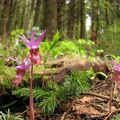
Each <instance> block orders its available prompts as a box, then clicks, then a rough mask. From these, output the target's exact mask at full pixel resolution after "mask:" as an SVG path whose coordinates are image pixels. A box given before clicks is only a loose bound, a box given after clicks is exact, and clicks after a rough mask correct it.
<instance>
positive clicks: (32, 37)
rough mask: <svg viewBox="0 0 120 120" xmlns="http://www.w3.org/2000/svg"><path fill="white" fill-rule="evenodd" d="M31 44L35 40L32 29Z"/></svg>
mask: <svg viewBox="0 0 120 120" xmlns="http://www.w3.org/2000/svg"><path fill="white" fill-rule="evenodd" d="M30 42H31V44H34V43H35V40H34V31H33V30H32V32H31V41H30Z"/></svg>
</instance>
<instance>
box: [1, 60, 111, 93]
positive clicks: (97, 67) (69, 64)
mask: <svg viewBox="0 0 120 120" xmlns="http://www.w3.org/2000/svg"><path fill="white" fill-rule="evenodd" d="M91 66H92V67H93V70H94V72H98V71H101V72H104V73H105V74H107V73H108V72H109V69H108V67H107V65H106V64H105V63H99V64H98V63H96V62H89V61H88V60H87V59H85V58H64V59H58V60H54V61H53V60H52V61H49V62H48V63H46V65H45V67H43V66H42V65H40V66H34V74H33V85H34V86H35V87H37V86H41V84H42V81H44V82H45V83H46V82H47V81H49V80H53V81H56V82H57V83H62V82H63V81H64V79H65V77H66V75H70V73H71V71H72V70H74V69H78V70H86V69H89V68H90V67H91ZM15 72H16V69H15V67H8V66H2V69H1V70H0V91H1V92H4V91H5V90H9V89H10V90H13V89H15V86H14V84H13V80H14V78H15V74H16V73H15ZM19 86H20V87H28V86H29V73H28V71H27V72H26V74H25V76H24V78H23V80H22V82H21V83H20V84H19Z"/></svg>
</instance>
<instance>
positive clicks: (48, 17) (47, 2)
mask: <svg viewBox="0 0 120 120" xmlns="http://www.w3.org/2000/svg"><path fill="white" fill-rule="evenodd" d="M53 5H54V6H53ZM43 29H46V36H47V37H48V38H49V39H52V38H53V35H54V34H55V33H56V31H57V0H44V25H43Z"/></svg>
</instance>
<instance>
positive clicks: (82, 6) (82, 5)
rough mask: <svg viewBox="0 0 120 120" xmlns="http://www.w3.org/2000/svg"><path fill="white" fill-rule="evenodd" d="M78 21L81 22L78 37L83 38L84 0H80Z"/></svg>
mask: <svg viewBox="0 0 120 120" xmlns="http://www.w3.org/2000/svg"><path fill="white" fill-rule="evenodd" d="M80 17H81V19H80V23H81V29H80V31H81V32H80V38H82V39H85V1H84V0H81V1H80Z"/></svg>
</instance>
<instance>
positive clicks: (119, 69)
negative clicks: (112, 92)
mask: <svg viewBox="0 0 120 120" xmlns="http://www.w3.org/2000/svg"><path fill="white" fill-rule="evenodd" d="M112 62H113V67H114V70H115V80H116V81H117V82H120V62H119V63H118V65H117V64H116V61H115V60H114V59H113V58H112Z"/></svg>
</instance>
